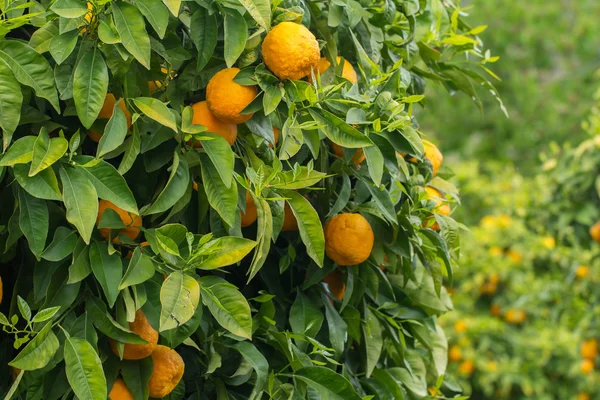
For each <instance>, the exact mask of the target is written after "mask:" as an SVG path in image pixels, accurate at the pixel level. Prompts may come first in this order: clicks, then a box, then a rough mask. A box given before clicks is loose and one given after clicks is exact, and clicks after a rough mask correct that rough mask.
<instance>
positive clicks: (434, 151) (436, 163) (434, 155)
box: [423, 139, 444, 176]
mask: <svg viewBox="0 0 600 400" xmlns="http://www.w3.org/2000/svg"><path fill="white" fill-rule="evenodd" d="M423 147H424V148H425V157H427V159H429V161H430V162H431V165H432V167H433V176H436V175H437V173H438V170H439V169H440V166H441V165H442V161H443V160H444V156H443V155H442V152H441V151H440V150H439V149H438V148H437V147H436V145H435V144H433V143H431V142H430V141H429V140H425V139H423Z"/></svg>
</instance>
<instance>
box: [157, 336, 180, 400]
mask: <svg viewBox="0 0 600 400" xmlns="http://www.w3.org/2000/svg"><path fill="white" fill-rule="evenodd" d="M152 362H153V363H154V370H153V371H152V376H151V377H150V381H149V382H148V393H149V394H150V397H156V398H157V399H161V398H163V397H165V396H166V395H168V394H169V393H171V392H172V391H173V389H175V387H176V386H177V384H178V383H179V381H180V380H181V378H182V377H183V372H184V370H185V364H184V362H183V358H181V356H180V355H179V353H177V352H176V351H175V350H173V349H170V348H168V347H167V346H163V345H160V344H159V345H158V346H156V348H155V349H154V351H153V352H152Z"/></svg>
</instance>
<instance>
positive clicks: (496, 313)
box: [490, 304, 502, 317]
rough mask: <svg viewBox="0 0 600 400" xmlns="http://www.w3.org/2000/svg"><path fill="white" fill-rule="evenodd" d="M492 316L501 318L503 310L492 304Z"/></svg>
mask: <svg viewBox="0 0 600 400" xmlns="http://www.w3.org/2000/svg"><path fill="white" fill-rule="evenodd" d="M490 314H492V315H493V316H494V317H499V316H500V314H502V309H501V308H500V306H499V305H498V304H492V305H491V306H490Z"/></svg>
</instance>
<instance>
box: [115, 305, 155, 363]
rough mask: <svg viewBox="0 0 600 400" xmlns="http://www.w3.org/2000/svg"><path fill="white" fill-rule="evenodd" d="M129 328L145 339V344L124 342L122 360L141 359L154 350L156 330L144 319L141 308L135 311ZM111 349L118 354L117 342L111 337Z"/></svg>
mask: <svg viewBox="0 0 600 400" xmlns="http://www.w3.org/2000/svg"><path fill="white" fill-rule="evenodd" d="M129 329H130V330H131V332H133V333H135V334H136V335H138V336H139V337H141V338H142V339H144V340H145V341H147V342H148V343H147V344H130V343H125V346H124V349H123V359H124V360H141V359H142V358H146V357H148V356H149V355H150V354H151V353H152V351H154V349H155V347H156V344H157V343H158V332H157V331H155V330H154V328H152V325H150V323H149V322H148V319H146V316H145V315H144V313H143V312H142V310H137V311H136V312H135V319H134V320H133V322H130V323H129ZM110 347H111V348H112V351H113V352H114V353H115V354H116V355H117V356H118V355H119V352H118V351H117V344H116V342H114V341H113V340H112V339H111V340H110Z"/></svg>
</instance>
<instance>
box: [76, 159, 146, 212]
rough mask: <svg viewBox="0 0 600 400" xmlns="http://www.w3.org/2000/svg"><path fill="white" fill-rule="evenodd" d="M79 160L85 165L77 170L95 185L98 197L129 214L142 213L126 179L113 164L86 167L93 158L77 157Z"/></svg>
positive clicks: (103, 162)
mask: <svg viewBox="0 0 600 400" xmlns="http://www.w3.org/2000/svg"><path fill="white" fill-rule="evenodd" d="M77 160H78V161H81V162H82V163H84V165H83V166H80V167H77V169H78V170H80V171H83V173H84V174H85V175H86V177H87V178H88V179H89V180H90V182H91V183H92V184H93V185H94V187H95V188H96V192H97V193H98V197H100V198H101V199H104V200H108V201H110V202H111V203H113V204H114V205H116V206H117V207H119V208H122V209H123V210H125V211H127V212H130V213H133V214H136V215H138V214H139V213H140V212H139V210H138V207H137V204H136V201H135V197H133V193H132V192H131V189H129V186H127V182H126V181H125V178H123V176H122V175H121V174H119V172H117V170H116V169H115V167H113V166H112V164H109V163H107V162H106V161H103V160H100V161H99V162H97V163H92V164H87V165H85V164H86V163H87V162H89V161H90V160H93V158H92V157H88V156H81V157H77Z"/></svg>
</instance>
